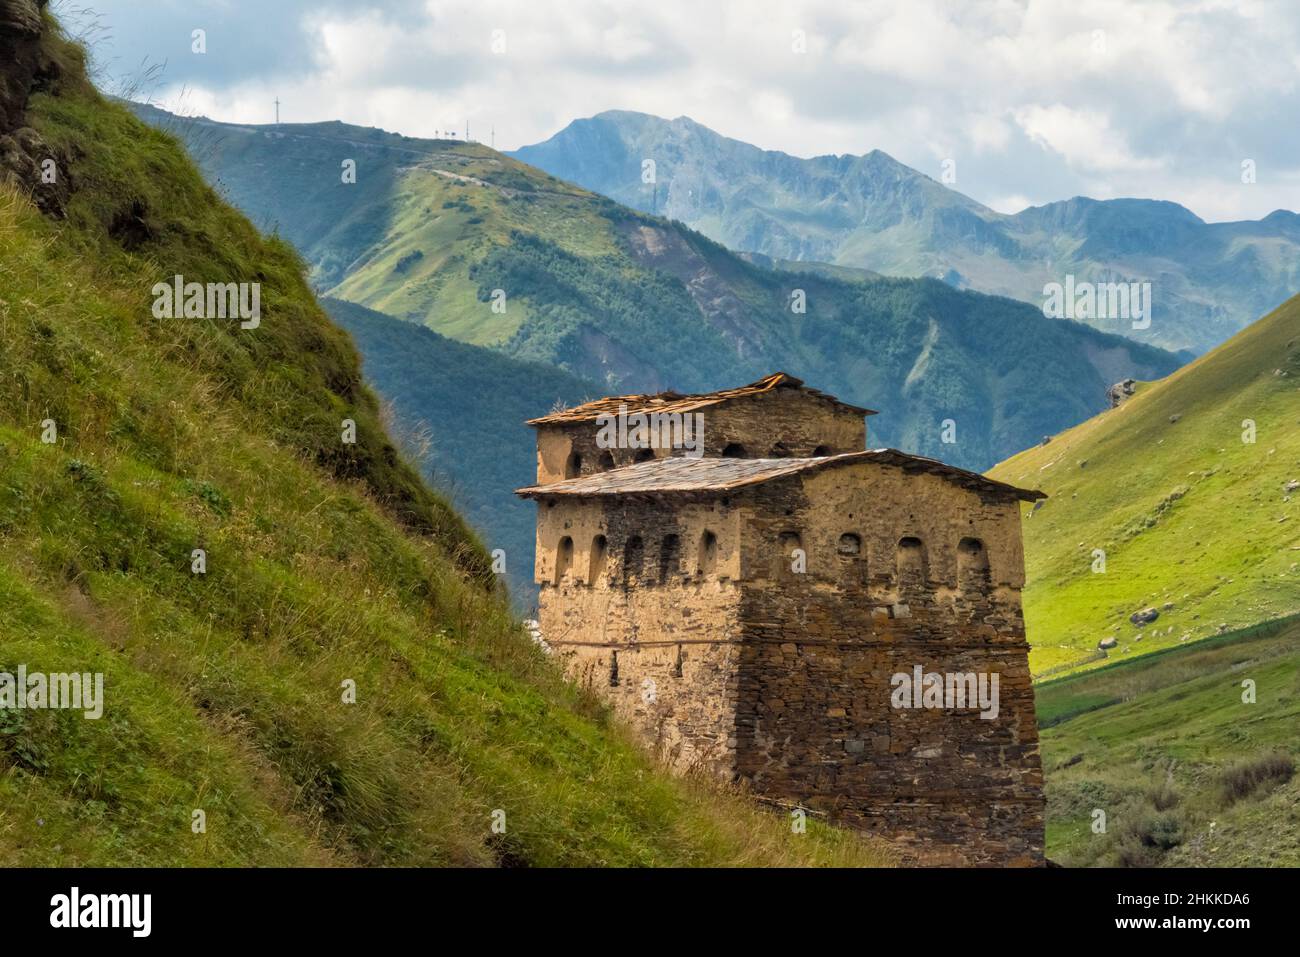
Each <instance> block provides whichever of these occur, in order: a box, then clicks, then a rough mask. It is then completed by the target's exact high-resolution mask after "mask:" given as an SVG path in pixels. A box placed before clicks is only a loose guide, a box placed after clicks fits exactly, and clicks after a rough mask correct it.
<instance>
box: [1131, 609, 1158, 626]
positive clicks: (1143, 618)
mask: <svg viewBox="0 0 1300 957" xmlns="http://www.w3.org/2000/svg"><path fill="white" fill-rule="evenodd" d="M1159 617H1160V612H1158V611H1156V610H1155V609H1154V608H1143V609H1142V610H1141V611H1135V612H1133V614H1131V615H1129V616H1128V620H1129V621H1131V622H1133V624H1135V625H1137V626H1138V627H1139V628H1141V627H1142V626H1143V625H1149V624H1151V622H1153V621H1155V620H1156V619H1157V618H1159Z"/></svg>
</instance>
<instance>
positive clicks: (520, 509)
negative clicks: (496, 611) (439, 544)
mask: <svg viewBox="0 0 1300 957" xmlns="http://www.w3.org/2000/svg"><path fill="white" fill-rule="evenodd" d="M324 306H325V308H326V309H328V310H329V313H330V315H331V316H332V317H333V318H334V320H335V321H336V322H337V323H338V324H339V325H340V326H342V327H343V328H344V329H346V330H347V331H348V332H349V333H351V335H352V338H353V339H354V340H355V341H356V344H357V348H358V349H360V350H361V352H362V354H363V355H364V356H365V364H364V372H365V375H366V380H367V381H368V382H370V383H371V384H372V385H373V386H374V387H375V389H377V390H378V391H379V392H380V393H381V394H382V395H383V396H385V398H386V400H387V401H388V402H389V403H391V411H392V417H393V419H394V420H395V421H394V425H395V426H396V428H397V431H398V433H399V434H400V435H403V436H408V437H409V440H408V443H407V444H409V445H410V446H411V447H412V453H413V455H415V457H417V458H418V459H419V460H420V461H422V462H424V463H426V464H427V466H428V477H429V479H430V481H432V482H433V483H434V485H435V487H436V488H439V489H441V490H443V491H444V492H445V493H446V494H447V495H448V496H449V498H450V499H451V501H452V503H453V504H454V505H455V506H456V508H457V510H458V511H459V512H460V514H462V515H464V516H465V517H466V518H467V519H468V520H469V521H470V522H471V523H472V524H473V525H474V526H475V527H476V528H478V529H481V530H482V533H483V538H484V543H485V544H486V545H487V547H488V548H490V549H493V550H495V549H498V548H499V549H502V550H503V551H504V552H505V553H506V578H507V580H508V581H509V582H510V590H511V592H512V594H513V595H514V596H515V597H516V598H517V599H518V600H519V604H520V605H521V606H523V607H529V606H531V605H532V604H533V603H534V598H535V596H536V587H535V586H534V584H533V549H534V545H535V537H536V536H535V532H534V524H535V520H536V519H535V509H536V506H535V505H534V504H533V503H532V502H526V501H523V500H521V499H519V498H517V497H516V496H515V495H514V494H513V493H514V490H515V489H517V488H519V487H520V486H523V485H530V484H532V482H533V481H534V479H535V478H536V476H537V436H536V435H535V434H534V432H533V430H532V429H531V428H529V427H528V426H527V425H525V424H524V422H525V421H527V420H528V419H530V418H535V417H536V416H539V415H545V414H546V413H547V412H549V411H551V410H552V409H553V408H555V406H556V404H557V403H559V404H563V405H573V404H575V403H578V402H582V401H584V400H585V399H588V398H595V397H596V396H597V395H598V394H599V391H598V390H597V389H596V388H595V387H594V386H591V385H589V384H587V383H585V382H583V381H582V380H581V379H577V378H575V377H573V376H571V375H569V374H568V373H566V372H563V371H561V370H559V369H557V368H555V367H554V366H549V365H544V364H541V363H535V362H521V361H519V360H518V359H512V358H510V357H509V356H505V355H502V354H501V353H499V352H496V351H494V350H491V349H485V348H483V347H481V346H472V345H469V344H467V343H464V342H457V341H456V340H454V339H448V338H446V337H445V336H440V335H438V334H437V333H436V332H433V331H432V330H431V329H428V328H425V327H423V326H417V325H415V324H413V323H410V322H402V321H401V320H400V319H393V318H391V317H390V316H385V315H383V314H381V313H378V312H374V311H373V310H370V309H366V308H365V307H364V306H358V305H356V304H355V303H351V302H345V301H343V300H342V299H326V300H324Z"/></svg>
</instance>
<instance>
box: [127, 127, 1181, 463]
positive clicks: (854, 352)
mask: <svg viewBox="0 0 1300 957" xmlns="http://www.w3.org/2000/svg"><path fill="white" fill-rule="evenodd" d="M134 108H135V109H137V110H138V111H139V112H140V113H141V115H143V116H145V117H147V118H148V119H149V120H150V121H151V122H153V123H156V124H159V125H161V126H163V127H166V128H172V129H175V130H177V131H178V133H180V134H182V135H183V136H184V137H185V138H186V141H187V142H188V143H189V144H190V146H191V148H192V150H193V151H194V153H195V155H196V157H197V158H198V160H199V162H200V163H201V165H202V166H203V168H204V170H205V172H206V173H207V174H208V176H209V178H210V179H212V180H213V181H215V182H218V183H219V184H220V185H221V187H222V188H223V189H224V190H225V191H226V192H227V193H228V195H229V197H230V198H231V200H232V201H233V202H235V203H236V204H237V205H239V206H241V207H242V208H243V209H245V210H246V211H248V212H249V213H250V215H252V216H253V218H254V220H255V221H257V222H265V223H267V224H275V226H276V227H277V228H278V230H279V231H280V234H281V235H283V236H284V237H285V238H287V239H289V240H290V241H291V242H293V243H294V244H295V245H296V246H298V248H300V249H301V250H302V252H303V254H304V256H305V257H306V258H307V260H308V261H309V262H311V263H312V264H313V265H314V267H315V273H314V279H315V281H316V282H317V284H318V286H319V287H320V288H322V289H325V290H327V291H329V293H330V294H331V295H333V296H336V297H338V298H342V299H345V300H349V301H353V302H357V303H360V304H362V305H365V306H367V307H369V308H372V309H377V310H379V311H381V312H384V313H387V314H389V315H391V316H394V317H396V318H399V319H406V320H410V321H413V322H417V323H420V324H423V325H427V326H429V327H430V328H432V329H433V330H435V331H436V332H439V333H440V334H443V335H445V336H448V337H450V338H453V339H457V340H461V341H464V342H468V343H471V344H476V345H485V346H491V347H492V348H495V349H497V350H499V351H501V352H503V353H505V354H507V355H510V356H512V357H514V358H518V359H525V360H529V361H536V362H544V363H546V364H548V365H551V366H558V367H560V368H562V369H564V370H565V371H567V372H569V373H570V374H571V375H573V376H576V377H578V378H581V379H583V380H585V381H589V382H593V383H596V384H597V385H598V386H599V388H600V389H601V391H603V392H636V391H656V390H659V389H664V388H674V389H678V390H686V391H695V390H708V389H713V388H719V387H725V386H733V385H736V384H737V383H740V382H746V381H752V380H753V379H756V378H758V377H760V376H762V375H766V374H768V373H770V372H772V371H773V370H775V369H786V370H789V371H790V372H792V373H794V374H797V375H799V376H800V377H802V378H804V379H805V380H807V381H808V382H810V383H814V384H816V385H817V386H818V387H819V388H823V389H827V390H830V391H832V392H835V393H837V394H839V395H840V396H842V397H843V398H845V399H846V400H848V401H851V402H855V403H859V404H862V405H866V406H868V407H871V408H878V409H880V410H881V412H882V414H881V415H880V416H878V417H876V418H875V419H874V420H873V421H872V426H873V428H874V430H875V438H874V439H873V441H876V442H879V443H881V444H888V445H895V446H898V447H901V448H905V449H907V450H909V451H916V452H922V453H926V454H931V455H937V456H940V457H942V458H944V459H947V460H949V461H952V462H954V463H956V464H959V465H965V466H968V467H975V468H985V467H987V466H988V465H990V464H991V463H993V462H995V461H997V460H998V459H1000V458H1003V457H1005V456H1006V455H1008V454H1010V453H1011V452H1013V451H1016V450H1018V449H1021V448H1024V447H1025V446H1026V445H1028V444H1031V443H1034V442H1037V441H1038V440H1039V439H1040V438H1041V437H1042V436H1043V435H1044V434H1046V433H1050V432H1054V431H1058V430H1059V429H1061V428H1063V427H1065V426H1066V425H1068V424H1072V423H1074V422H1078V421H1080V420H1081V419H1083V418H1085V417H1087V416H1088V415H1091V414H1093V413H1095V412H1097V411H1099V410H1100V409H1101V408H1103V407H1104V405H1105V397H1104V394H1105V390H1106V388H1107V387H1108V386H1109V385H1110V384H1111V383H1112V382H1114V381H1116V380H1117V379H1120V378H1123V377H1125V376H1138V377H1148V378H1149V377H1154V376H1159V375H1163V374H1166V373H1168V372H1170V371H1172V370H1173V369H1174V368H1176V367H1177V365H1178V364H1179V362H1180V360H1179V359H1178V358H1177V357H1175V356H1173V355H1171V354H1169V353H1166V352H1163V351H1161V350H1157V349H1151V348H1149V347H1143V346H1138V345H1135V344H1134V343H1132V342H1131V341H1128V340H1125V339H1122V338H1119V337H1115V336H1105V335H1102V334H1100V333H1097V332H1096V331H1095V330H1092V329H1090V328H1088V327H1086V326H1083V325H1078V324H1074V323H1067V322H1060V321H1055V320H1048V319H1046V318H1044V317H1043V315H1042V313H1041V312H1040V311H1039V310H1036V309H1034V308H1033V307H1031V306H1027V305H1025V304H1023V303H1016V302H1012V301H1010V300H1006V299H999V298H993V297H988V296H981V295H978V294H975V293H962V292H958V291H957V290H955V289H953V288H951V287H950V286H948V285H946V284H944V283H940V282H938V281H935V280H908V279H892V280H885V279H881V278H879V277H872V276H871V275H870V274H866V273H862V272H860V271H854V270H833V269H831V270H827V269H818V270H804V271H799V272H794V271H784V270H782V269H776V268H771V264H769V263H751V262H747V261H745V260H744V259H743V258H741V257H740V256H737V255H735V254H733V253H732V252H730V251H728V250H727V249H725V248H723V247H722V246H719V245H718V244H716V243H713V242H711V241H709V240H708V239H706V238H705V237H704V236H702V235H701V234H699V233H696V232H693V231H692V230H690V229H687V228H686V227H684V226H682V225H681V224H678V223H673V222H670V221H667V220H663V219H657V218H654V217H651V216H646V215H643V214H640V213H636V212H634V211H632V210H630V209H628V208H626V207H622V206H619V205H618V204H616V203H614V202H612V201H610V200H607V199H604V198H602V197H598V196H596V195H594V194H592V193H589V192H587V191H586V190H583V189H580V188H579V187H576V186H573V185H571V184H568V183H563V182H561V181H559V180H556V179H554V178H553V177H551V176H548V175H547V174H545V173H542V172H541V171H539V170H537V169H534V168H532V167H529V166H527V165H525V164H523V163H520V162H518V161H517V160H513V159H510V158H509V157H506V156H504V155H502V154H500V153H496V152H493V151H492V150H490V149H487V148H486V147H484V146H481V145H478V144H473V143H457V142H454V141H448V140H429V141H421V140H411V139H409V138H406V137H401V136H396V135H393V134H386V133H380V132H378V131H375V130H362V129H359V128H355V127H347V126H344V125H342V124H331V123H326V124H305V125H284V126H279V127H243V126H233V125H228V124H220V123H213V122H211V121H208V120H203V119H180V118H177V117H171V116H169V115H168V114H165V113H162V112H161V111H158V110H153V109H150V108H148V107H142V106H136V107H134ZM349 159H352V160H355V162H356V164H357V165H356V175H357V182H356V183H355V184H346V183H343V182H342V164H343V163H344V162H346V161H347V160H349ZM502 297H504V298H502ZM792 297H793V298H792ZM796 299H797V300H798V305H799V306H802V307H805V308H804V309H803V311H796V310H795V309H793V308H792V305H793V304H794V302H795V300H796ZM946 419H952V420H954V422H955V423H956V441H955V442H951V443H950V442H944V441H943V435H944V424H943V423H944V420H946Z"/></svg>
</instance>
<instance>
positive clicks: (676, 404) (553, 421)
mask: <svg viewBox="0 0 1300 957" xmlns="http://www.w3.org/2000/svg"><path fill="white" fill-rule="evenodd" d="M776 389H798V390H799V391H801V392H803V393H804V394H806V395H810V396H815V397H817V398H819V399H825V400H827V401H828V402H833V403H835V404H836V405H838V406H840V408H843V409H846V410H848V411H850V412H857V413H858V414H859V415H875V414H876V413H875V410H874V409H864V408H861V407H860V406H856V405H850V404H849V403H847V402H841V401H840V400H839V399H837V398H835V396H833V395H827V394H826V393H825V392H819V391H817V390H816V389H811V388H809V387H808V386H806V385H804V384H803V380H802V379H796V378H795V377H794V376H792V375H789V374H787V373H785V372H774V373H772V374H771V375H770V376H766V377H764V378H762V379H759V380H758V381H757V382H751V383H750V384H749V385H742V386H739V387H738V388H735V389H722V390H720V391H718V392H703V393H699V394H696V395H683V394H682V393H680V392H659V393H656V394H655V395H612V396H609V397H607V398H604V399H595V400H593V401H591V402H584V403H583V404H582V405H577V406H574V407H573V408H572V409H563V410H561V411H559V412H552V413H551V414H550V415H543V416H541V417H540V418H537V419H529V420H528V424H529V425H563V424H565V423H568V422H589V421H591V420H593V419H596V418H598V417H599V416H602V415H618V413H619V407H620V406H622V407H623V408H624V410H625V411H626V412H627V414H628V415H632V414H634V413H637V412H694V411H695V410H696V409H702V408H704V407H706V406H710V405H717V404H718V403H719V402H726V401H727V400H728V399H739V398H742V397H744V396H749V395H762V394H763V393H765V392H772V391H774V390H776Z"/></svg>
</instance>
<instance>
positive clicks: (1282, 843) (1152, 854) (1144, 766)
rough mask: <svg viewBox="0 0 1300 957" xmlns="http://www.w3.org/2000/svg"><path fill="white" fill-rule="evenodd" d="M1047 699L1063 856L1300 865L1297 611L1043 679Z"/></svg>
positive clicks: (1054, 839)
mask: <svg viewBox="0 0 1300 957" xmlns="http://www.w3.org/2000/svg"><path fill="white" fill-rule="evenodd" d="M1246 680H1249V681H1252V682H1254V694H1255V700H1254V702H1253V703H1247V702H1244V701H1243V700H1242V695H1243V692H1244V691H1245V689H1244V688H1243V682H1244V681H1246ZM1036 698H1037V707H1038V716H1039V722H1040V724H1041V725H1042V726H1043V727H1042V733H1041V741H1042V753H1043V769H1044V772H1045V774H1046V781H1047V854H1048V857H1049V858H1050V859H1052V860H1054V861H1056V862H1057V863H1061V864H1066V865H1071V866H1081V865H1094V864H1100V865H1110V866H1114V865H1123V866H1154V865H1169V866H1183V867H1241V866H1255V867H1258V866H1274V867H1296V866H1300V778H1297V777H1296V776H1295V774H1294V769H1295V759H1296V756H1297V750H1298V749H1297V740H1296V728H1297V726H1300V621H1298V620H1297V619H1295V618H1292V619H1289V620H1286V621H1279V622H1275V623H1271V624H1268V625H1262V626H1255V627H1253V628H1250V629H1246V630H1244V631H1242V632H1234V633H1232V634H1229V635H1225V636H1222V637H1218V638H1211V639H1207V640H1205V641H1201V642H1197V643H1196V644H1194V645H1186V646H1183V647H1179V648H1172V649H1168V650H1166V651H1163V652H1158V653H1156V654H1152V655H1147V656H1144V657H1142V658H1137V659H1130V660H1127V661H1122V662H1117V663H1114V664H1110V665H1107V666H1105V667H1103V668H1099V669H1096V670H1094V671H1090V672H1087V673H1085V674H1081V675H1072V676H1069V677H1065V678H1059V679H1056V680H1053V681H1048V682H1044V683H1040V684H1039V685H1038V687H1037V688H1036ZM1098 810H1100V811H1102V812H1104V814H1105V831H1104V832H1103V833H1097V832H1096V831H1094V827H1093V824H1094V821H1095V820H1098V819H1097V818H1096V816H1095V812H1096V811H1098Z"/></svg>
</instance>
